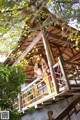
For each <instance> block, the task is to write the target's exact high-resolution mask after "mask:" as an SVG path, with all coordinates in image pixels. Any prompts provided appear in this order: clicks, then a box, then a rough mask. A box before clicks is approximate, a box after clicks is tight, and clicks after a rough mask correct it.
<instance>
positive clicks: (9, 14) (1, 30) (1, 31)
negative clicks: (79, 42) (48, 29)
mask: <svg viewBox="0 0 80 120" xmlns="http://www.w3.org/2000/svg"><path fill="white" fill-rule="evenodd" d="M76 5H78V6H79V0H64V1H63V0H46V1H42V0H4V1H3V0H0V51H1V52H2V53H3V54H5V53H6V52H8V53H10V52H11V50H13V49H15V48H16V47H18V46H17V43H18V40H19V37H20V34H21V33H22V32H23V29H25V30H27V33H30V32H31V31H33V29H32V28H31V26H30V24H31V22H32V21H33V20H34V19H35V18H38V19H36V22H38V21H40V20H41V19H40V16H42V19H44V18H45V17H46V14H45V13H44V12H42V13H41V12H40V13H39V10H40V8H41V7H42V6H43V7H47V8H49V9H51V12H52V13H53V14H55V15H56V16H57V17H58V18H60V19H61V20H63V21H65V22H66V23H68V22H69V21H70V20H71V19H72V20H73V19H76V20H77V22H80V19H79V18H80V17H79V16H80V9H78V7H76V8H75V6H76ZM36 11H37V12H36ZM32 18H33V19H32ZM30 21H31V22H30ZM47 21H48V20H47ZM25 22H26V25H25V27H24V24H25ZM50 22H51V21H50ZM44 24H45V23H44ZM47 24H49V22H46V24H45V25H47ZM24 35H25V36H26V35H27V34H25V33H24ZM28 37H29V36H28ZM31 37H32V36H31Z"/></svg>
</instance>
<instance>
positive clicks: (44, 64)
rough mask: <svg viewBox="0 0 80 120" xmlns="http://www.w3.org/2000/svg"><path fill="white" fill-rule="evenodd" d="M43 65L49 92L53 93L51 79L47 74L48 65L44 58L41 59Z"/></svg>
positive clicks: (44, 77) (44, 78)
mask: <svg viewBox="0 0 80 120" xmlns="http://www.w3.org/2000/svg"><path fill="white" fill-rule="evenodd" d="M41 66H42V71H43V80H44V82H45V83H46V86H47V89H48V92H49V94H50V93H51V89H50V83H49V82H50V81H49V76H48V74H47V69H48V65H47V63H46V61H45V60H44V59H43V58H42V59H41Z"/></svg>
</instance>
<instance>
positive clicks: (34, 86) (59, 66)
mask: <svg viewBox="0 0 80 120" xmlns="http://www.w3.org/2000/svg"><path fill="white" fill-rule="evenodd" d="M70 65H71V64H70ZM75 66H76V65H75ZM64 67H65V68H64ZM53 69H54V75H55V79H56V81H57V88H58V94H61V93H63V92H65V91H67V90H69V89H71V88H72V85H73V84H71V77H73V80H74V81H75V79H74V76H75V78H76V77H78V79H77V80H76V81H75V85H78V82H77V81H78V80H80V79H79V77H80V76H79V74H78V72H80V71H79V70H78V69H75V71H74V74H73V76H71V75H70V71H71V68H69V67H68V63H67V64H66V65H65V63H62V62H61V59H60V58H59V59H58V62H57V63H56V64H55V65H54V66H53ZM73 70H74V69H73ZM47 71H48V72H49V73H50V71H49V69H48V70H47ZM46 79H47V80H48V81H47V84H46V82H45V80H46ZM50 79H51V75H50V74H49V75H48V77H47V78H46V77H44V78H43V77H42V76H41V77H40V78H37V79H35V80H34V81H33V82H32V83H30V84H29V85H28V86H26V87H25V88H24V89H22V90H21V94H19V95H18V100H17V101H18V102H15V103H16V104H14V107H15V106H17V105H18V107H17V108H16V109H18V111H19V112H21V111H25V110H27V109H28V108H29V107H33V106H35V108H36V107H37V105H38V104H41V103H42V104H43V102H44V101H47V100H49V99H51V98H54V99H55V96H56V95H57V94H56V92H55V88H54V80H53V79H52V80H50Z"/></svg>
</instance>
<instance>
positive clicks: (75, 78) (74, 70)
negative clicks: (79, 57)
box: [64, 62, 80, 90]
mask: <svg viewBox="0 0 80 120" xmlns="http://www.w3.org/2000/svg"><path fill="white" fill-rule="evenodd" d="M64 66H65V72H66V75H67V80H68V81H69V86H70V89H71V90H72V89H76V88H80V64H77V63H70V62H67V63H66V62H64Z"/></svg>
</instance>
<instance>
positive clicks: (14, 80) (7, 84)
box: [0, 64, 26, 120]
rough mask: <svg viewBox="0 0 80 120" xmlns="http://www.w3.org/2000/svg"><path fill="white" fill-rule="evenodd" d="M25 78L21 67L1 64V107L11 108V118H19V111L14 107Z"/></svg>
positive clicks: (11, 119) (13, 119) (15, 119)
mask: <svg viewBox="0 0 80 120" xmlns="http://www.w3.org/2000/svg"><path fill="white" fill-rule="evenodd" d="M25 80H26V76H25V74H24V72H23V70H22V68H21V67H19V66H8V65H4V64H0V109H1V110H5V109H6V110H9V112H10V120H19V117H20V116H19V113H17V111H16V110H15V109H14V108H13V104H14V100H15V99H16V98H17V96H18V93H20V85H21V84H23V83H25ZM14 116H15V117H14Z"/></svg>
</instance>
